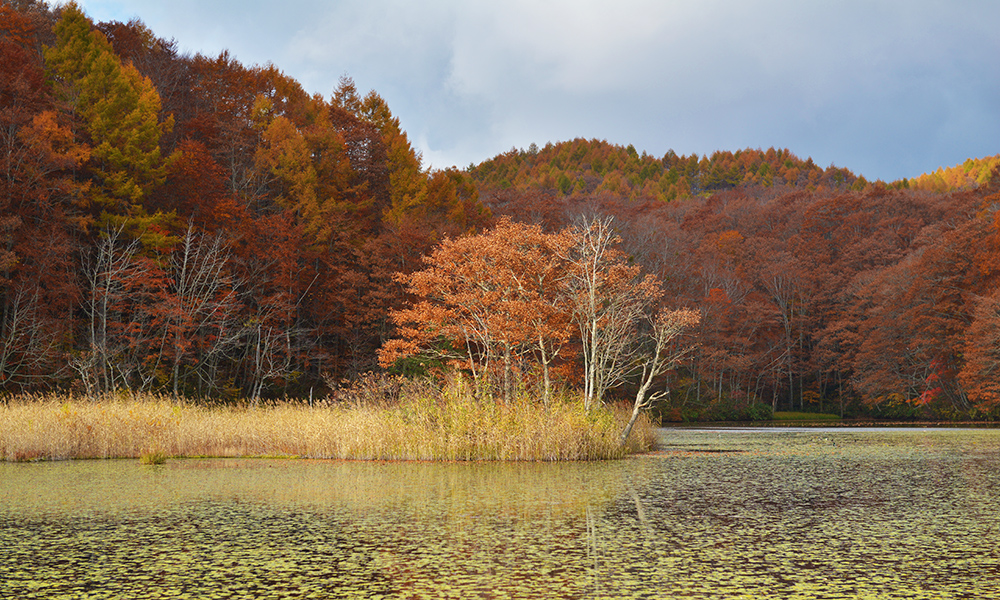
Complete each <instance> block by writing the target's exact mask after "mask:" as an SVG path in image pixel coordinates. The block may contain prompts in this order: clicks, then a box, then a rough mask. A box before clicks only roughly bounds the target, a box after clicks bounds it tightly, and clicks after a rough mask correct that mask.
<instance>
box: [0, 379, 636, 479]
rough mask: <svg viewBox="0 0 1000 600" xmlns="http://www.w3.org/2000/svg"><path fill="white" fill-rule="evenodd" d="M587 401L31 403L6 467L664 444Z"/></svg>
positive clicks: (18, 403)
mask: <svg viewBox="0 0 1000 600" xmlns="http://www.w3.org/2000/svg"><path fill="white" fill-rule="evenodd" d="M627 418H628V414H627V412H626V411H624V410H622V411H618V410H611V409H602V410H598V411H591V412H590V413H589V414H588V413H587V412H585V411H584V410H583V408H582V406H581V405H580V403H579V402H566V401H563V402H556V403H553V404H552V406H550V407H544V406H541V405H540V404H539V403H534V402H526V401H520V402H512V403H510V404H502V403H496V402H479V401H476V400H474V399H472V398H470V397H468V396H466V395H462V394H447V393H445V394H441V395H440V396H439V397H436V398H435V397H415V398H404V399H401V400H395V401H392V402H387V403H382V404H376V403H358V402H354V403H343V402H329V403H326V402H325V403H321V404H320V405H317V406H314V407H310V406H308V405H305V404H301V403H272V404H266V405H258V406H236V407H234V406H204V405H198V404H193V403H187V402H180V403H179V402H174V401H172V400H171V399H169V398H164V397H157V396H142V397H135V398H125V399H121V398H118V399H112V398H103V399H87V398H74V399H70V398H67V397H65V396H57V395H53V396H43V397H36V396H24V397H15V398H10V399H8V400H7V401H6V403H5V404H0V460H7V461H27V460H59V459H86V458H140V457H142V458H143V459H144V460H145V461H149V462H156V459H157V458H160V457H163V458H166V457H208V456H212V457H247V456H290V457H291V456H295V457H307V458H339V459H358V460H531V461H551V460H596V459H606V458H618V457H621V456H623V455H625V454H628V453H635V452H641V451H644V450H646V449H648V448H649V447H651V445H652V440H653V433H652V428H651V426H650V424H649V421H648V419H643V420H642V421H641V422H640V423H639V424H637V426H636V429H635V430H633V433H632V436H631V439H630V442H629V445H628V446H627V447H624V448H622V447H621V446H620V444H619V442H618V435H619V434H620V433H621V430H622V428H623V427H624V424H625V422H626V421H627Z"/></svg>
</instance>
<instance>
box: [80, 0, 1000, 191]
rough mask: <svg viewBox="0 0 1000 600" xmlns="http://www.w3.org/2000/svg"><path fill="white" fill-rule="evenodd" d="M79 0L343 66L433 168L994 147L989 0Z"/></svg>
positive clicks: (245, 52)
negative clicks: (543, 155) (555, 154)
mask: <svg viewBox="0 0 1000 600" xmlns="http://www.w3.org/2000/svg"><path fill="white" fill-rule="evenodd" d="M83 5H84V7H85V10H87V11H88V12H89V13H91V15H92V16H93V17H95V18H98V19H107V18H117V19H119V20H126V19H127V18H128V17H130V16H133V15H138V16H140V17H141V18H142V19H143V20H144V21H146V23H147V24H148V25H149V26H150V28H151V29H153V31H154V32H156V33H157V34H158V35H161V36H163V37H168V38H169V37H174V38H176V39H177V40H178V42H179V43H180V46H181V47H182V48H184V49H187V50H191V51H201V52H203V53H205V54H215V53H217V52H218V51H220V50H222V49H223V48H228V49H230V50H231V51H232V52H233V54H234V55H235V56H236V57H237V58H239V59H240V60H241V61H243V62H244V63H249V64H252V63H265V62H268V61H271V62H273V63H274V64H276V65H277V66H278V67H279V68H280V69H282V70H283V71H285V72H286V73H288V74H289V75H291V76H293V77H295V78H296V79H298V80H299V81H300V82H301V83H302V84H303V87H305V89H306V90H307V91H309V92H311V93H317V92H318V93H322V94H323V95H325V96H328V95H329V94H330V92H331V91H332V90H333V88H334V87H335V86H336V83H337V79H338V78H339V77H340V75H342V74H344V73H348V74H350V75H351V76H352V77H354V79H355V81H356V82H357V84H358V87H359V88H361V90H362V91H366V90H367V89H369V88H374V89H375V90H377V91H378V92H379V93H380V94H382V95H383V97H385V98H386V100H387V101H388V102H389V105H390V107H392V109H393V112H394V113H396V114H397V116H399V117H400V120H401V122H402V124H403V127H404V128H405V129H407V131H408V132H409V133H410V136H411V139H413V140H417V142H415V143H416V144H417V145H418V147H419V148H420V149H421V150H423V151H424V153H425V156H426V157H427V160H428V161H429V162H432V163H433V164H435V165H436V166H449V165H451V164H457V165H459V166H465V165H467V164H468V163H469V162H479V161H481V160H484V159H486V158H489V157H490V156H492V155H494V154H496V153H498V152H502V151H505V150H507V149H509V148H510V147H511V146H512V145H513V146H517V147H526V146H527V145H528V144H530V143H531V142H536V143H539V144H544V143H545V142H547V141H558V140H565V139H571V138H573V137H598V138H606V139H608V140H609V141H613V142H616V143H622V144H627V143H633V144H635V146H636V147H637V148H639V149H640V150H642V149H645V150H648V151H649V152H650V153H653V154H661V153H663V152H665V151H666V150H667V149H668V148H674V149H676V150H677V151H678V152H682V153H691V152H699V153H708V152H712V151H713V150H717V149H731V150H735V149H739V148H742V147H746V146H751V147H757V146H762V147H767V146H771V145H775V146H786V147H789V148H791V149H792V151H794V152H796V153H797V154H800V155H802V156H808V155H811V156H813V158H814V159H816V160H817V162H819V163H821V164H829V163H830V162H835V163H837V164H838V165H841V166H847V167H849V168H851V169H853V170H855V171H859V172H861V173H863V174H865V176H866V177H869V178H876V177H881V178H885V179H893V178H898V177H903V176H909V175H916V174H918V173H920V172H922V171H926V170H933V169H935V168H937V167H938V166H941V165H945V164H953V163H954V162H959V161H961V160H964V158H966V157H967V156H976V155H984V154H992V153H996V152H998V151H1000V148H997V142H996V140H997V139H1000V117H998V115H1000V66H998V65H1000V63H997V61H996V60H995V57H996V56H997V55H998V51H1000V36H997V35H996V34H995V33H994V31H993V29H994V27H995V25H996V23H998V22H1000V3H994V2H975V1H968V2H954V1H951V0H907V1H902V0H839V1H838V2H829V3H825V2H824V3H815V2H801V1H800V0H767V1H760V2H752V3H751V2H745V1H744V0H698V1H683V0H666V1H664V0H618V1H617V2H614V3H612V2H606V1H599V0H547V1H546V0H512V1H509V2H503V3H498V2H470V1H468V0H439V1H431V2H410V1H405V0H337V1H323V0H285V1H284V2H280V3H274V2H260V1H253V2H251V1H245V0H244V1H236V0H213V1H209V2H205V1H204V0H200V1H195V0H175V1H173V2H169V3H168V2H160V1H158V0H135V1H132V2H122V1H115V0H84V3H83ZM956 155H962V156H961V157H960V158H957V159H956V158H954V157H955V156H956ZM949 161H951V162H949Z"/></svg>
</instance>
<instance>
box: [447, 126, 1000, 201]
mask: <svg viewBox="0 0 1000 600" xmlns="http://www.w3.org/2000/svg"><path fill="white" fill-rule="evenodd" d="M998 166H1000V155H997V156H991V157H986V158H981V159H972V158H970V159H968V160H966V161H965V162H964V163H962V164H961V165H957V166H954V167H948V168H943V167H942V168H940V169H938V170H937V171H935V172H934V173H925V174H923V175H920V176H919V177H915V178H912V179H901V180H898V181H894V182H891V183H888V184H887V183H885V182H882V181H875V182H869V181H867V180H866V179H865V178H864V177H863V176H857V175H855V174H854V173H852V172H851V171H850V170H849V169H844V168H838V167H835V166H832V165H831V166H829V167H827V168H825V169H824V168H822V167H820V166H818V165H816V164H815V163H813V161H812V159H811V158H807V159H806V160H802V159H800V158H799V157H797V156H796V155H794V154H792V152H791V151H789V150H788V149H780V150H776V149H774V148H768V149H767V150H760V149H757V150H754V149H749V148H748V149H745V150H737V151H736V152H729V151H717V152H713V153H712V154H711V155H704V156H700V157H699V156H698V155H697V154H692V155H690V156H684V155H678V154H677V153H675V152H674V151H673V150H671V151H669V152H667V153H666V154H665V155H664V156H663V157H661V158H657V157H655V156H651V155H649V154H646V153H645V152H643V153H642V154H639V152H638V151H637V150H636V149H635V147H633V146H632V145H629V146H626V147H622V146H619V145H614V144H609V143H608V142H606V141H603V140H584V139H580V138H578V139H575V140H572V141H567V142H560V143H556V144H553V143H548V144H546V145H545V147H544V148H541V149H539V148H538V146H537V145H536V144H532V145H531V146H529V147H528V149H527V150H524V149H521V150H519V149H517V148H512V149H511V150H509V151H508V152H505V153H503V154H499V155H497V156H496V157H494V158H491V159H489V160H486V161H483V162H482V163H480V164H478V165H469V167H468V168H467V169H466V170H467V172H468V173H469V174H470V175H471V176H472V178H473V180H475V181H476V183H477V184H479V185H480V186H483V187H486V188H491V189H514V190H520V191H525V190H531V189H538V190H543V191H547V192H551V193H556V194H560V195H570V194H603V193H607V194H612V195H615V196H620V197H623V198H628V199H630V200H660V201H664V202H666V201H670V200H675V199H677V198H686V197H690V196H705V195H711V194H713V193H716V192H719V191H723V190H729V189H733V188H737V187H761V188H773V187H778V188H795V189H805V190H808V191H811V192H819V191H844V190H853V191H865V190H866V189H868V188H869V187H870V186H873V185H874V186H878V187H890V188H894V189H916V190H926V191H933V192H951V191H957V190H962V189H970V188H976V187H980V186H985V185H987V184H988V183H989V182H990V180H991V179H992V177H993V175H994V174H995V172H996V169H997V167H998Z"/></svg>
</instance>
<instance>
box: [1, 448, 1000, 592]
mask: <svg viewBox="0 0 1000 600" xmlns="http://www.w3.org/2000/svg"><path fill="white" fill-rule="evenodd" d="M661 444H662V446H661V449H660V450H658V451H657V452H655V453H652V454H649V455H645V456H640V457H633V458H630V459H626V460H622V461H614V462H595V463H569V464H534V463H532V464H496V463H478V464H465V463H446V464H441V463H370V462H339V461H338V462H327V461H300V460H232V459H229V460H206V459H198V460H171V461H168V462H167V464H165V465H160V466H144V465H140V464H139V463H138V461H131V460H129V461H76V462H61V463H39V464H10V463H0V598H398V597H403V598H741V597H745V598H762V597H765V598H766V597H774V598H779V597H780V598H1000V430H971V429H965V430H962V429H896V430H892V429H889V430H887V429H865V430H860V429H725V430H711V429H664V430H662V431H661Z"/></svg>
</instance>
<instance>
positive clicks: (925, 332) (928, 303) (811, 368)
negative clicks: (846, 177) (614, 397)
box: [484, 186, 1000, 418]
mask: <svg viewBox="0 0 1000 600" xmlns="http://www.w3.org/2000/svg"><path fill="white" fill-rule="evenodd" d="M484 200H485V201H486V202H487V204H488V205H489V206H490V207H491V208H492V209H493V211H494V213H495V214H498V215H500V214H502V215H509V216H512V217H513V218H515V219H520V220H524V221H528V222H538V223H545V224H548V225H549V226H553V227H555V228H558V227H561V226H563V225H565V224H568V223H572V222H574V220H576V219H578V218H579V217H580V215H587V214H603V215H614V216H615V217H616V218H617V220H618V223H619V224H620V225H621V226H620V233H621V236H622V238H623V244H624V247H625V248H626V249H627V252H628V253H629V254H630V255H631V256H632V257H633V258H634V260H635V261H637V262H639V263H641V264H642V265H643V266H644V267H645V269H646V271H647V272H650V273H652V274H655V275H657V276H658V277H659V278H660V279H661V280H662V281H663V282H665V286H666V289H667V293H666V295H665V297H666V298H667V299H668V300H669V301H670V302H671V303H672V304H673V305H674V306H676V307H691V308H696V309H699V310H700V311H701V315H702V319H701V322H700V324H699V326H698V327H699V330H698V332H697V340H698V342H699V346H698V348H697V349H696V350H695V352H694V354H693V356H692V357H691V359H690V361H689V362H687V363H686V364H685V366H684V367H683V368H681V369H679V370H678V371H677V372H676V373H675V375H674V377H673V378H672V380H671V385H672V387H673V394H672V400H671V403H670V404H669V405H668V406H666V407H664V410H666V411H667V414H669V415H671V416H672V417H673V418H681V417H685V418H688V417H695V416H698V415H701V416H705V415H714V416H720V415H721V416H725V415H727V414H733V413H740V412H741V411H744V412H745V408H746V407H748V406H752V405H753V404H754V403H766V404H769V405H771V407H772V408H773V409H778V410H782V409H784V410H789V409H794V410H798V409H805V410H817V409H821V410H827V411H833V412H838V411H840V412H845V413H846V414H854V415H858V414H870V415H874V416H886V417H895V418H903V417H918V416H923V417H932V416H933V417H954V418H962V417H966V418H967V417H970V416H976V415H979V416H984V415H987V414H990V415H994V416H995V415H996V411H997V407H998V405H1000V394H998V392H1000V389H998V385H997V374H996V372H995V366H996V365H997V364H998V363H997V358H1000V346H998V345H997V340H998V339H1000V335H998V333H1000V329H998V326H1000V320H998V317H1000V311H998V309H997V307H998V306H1000V295H998V294H1000V292H997V279H996V277H997V272H996V268H995V265H996V262H997V258H998V255H997V250H998V242H1000V237H998V224H997V220H996V216H995V215H996V210H997V207H998V201H1000V193H998V191H997V189H996V188H991V187H983V188H976V189H972V190H966V191H958V192H949V193H943V194H942V193H930V192H924V191H914V190H899V189H892V188H889V187H886V186H871V187H870V188H869V189H867V190H866V191H853V190H844V191H836V190H828V191H807V190H795V191H787V190H774V189H768V188H760V187H739V188H736V189H733V190H729V191H726V192H720V193H717V194H713V195H711V196H708V197H693V198H688V199H684V200H675V201H672V202H669V203H662V202H657V201H645V202H637V201H632V200H627V199H624V198H621V197H619V196H613V195H609V194H593V195H575V196H568V197H567V196H559V195H557V194H552V193H545V192H542V191H534V192H512V191H509V190H507V191H496V192H491V193H488V194H486V195H484Z"/></svg>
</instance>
